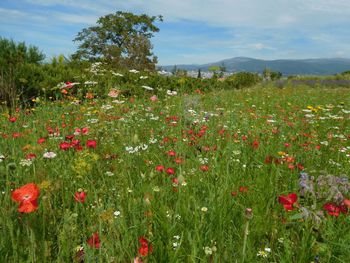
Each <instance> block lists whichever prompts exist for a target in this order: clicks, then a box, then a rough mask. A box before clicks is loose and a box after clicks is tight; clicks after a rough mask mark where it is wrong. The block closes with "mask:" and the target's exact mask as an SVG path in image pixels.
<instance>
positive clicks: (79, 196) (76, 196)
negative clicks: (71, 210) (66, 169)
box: [74, 191, 86, 203]
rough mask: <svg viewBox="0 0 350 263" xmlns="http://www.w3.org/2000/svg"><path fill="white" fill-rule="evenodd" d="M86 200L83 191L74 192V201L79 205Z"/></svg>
mask: <svg viewBox="0 0 350 263" xmlns="http://www.w3.org/2000/svg"><path fill="white" fill-rule="evenodd" d="M85 198H86V193H85V192H84V191H80V192H76V193H75V194H74V199H75V201H77V202H79V203H84V202H85Z"/></svg>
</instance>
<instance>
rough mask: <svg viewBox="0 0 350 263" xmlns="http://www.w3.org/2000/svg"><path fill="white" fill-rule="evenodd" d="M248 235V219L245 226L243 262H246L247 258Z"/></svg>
mask: <svg viewBox="0 0 350 263" xmlns="http://www.w3.org/2000/svg"><path fill="white" fill-rule="evenodd" d="M248 235H249V220H247V222H246V223H245V228H244V239H243V251H242V263H243V262H244V259H245V253H246V248H247V239H248Z"/></svg>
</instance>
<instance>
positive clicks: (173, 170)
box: [166, 167, 175, 175]
mask: <svg viewBox="0 0 350 263" xmlns="http://www.w3.org/2000/svg"><path fill="white" fill-rule="evenodd" d="M166 173H167V174H169V175H173V174H175V168H171V167H169V168H167V169H166Z"/></svg>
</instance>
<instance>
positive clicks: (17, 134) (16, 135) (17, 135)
mask: <svg viewBox="0 0 350 263" xmlns="http://www.w3.org/2000/svg"><path fill="white" fill-rule="evenodd" d="M18 137H21V134H20V133H19V132H14V133H12V138H14V139H16V138H18Z"/></svg>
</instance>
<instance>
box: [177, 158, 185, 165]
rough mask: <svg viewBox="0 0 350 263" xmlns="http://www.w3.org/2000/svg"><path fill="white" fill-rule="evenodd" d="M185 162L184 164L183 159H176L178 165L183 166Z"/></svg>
mask: <svg viewBox="0 0 350 263" xmlns="http://www.w3.org/2000/svg"><path fill="white" fill-rule="evenodd" d="M183 162H184V160H183V159H181V158H176V159H175V163H177V164H182V163H183Z"/></svg>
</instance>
